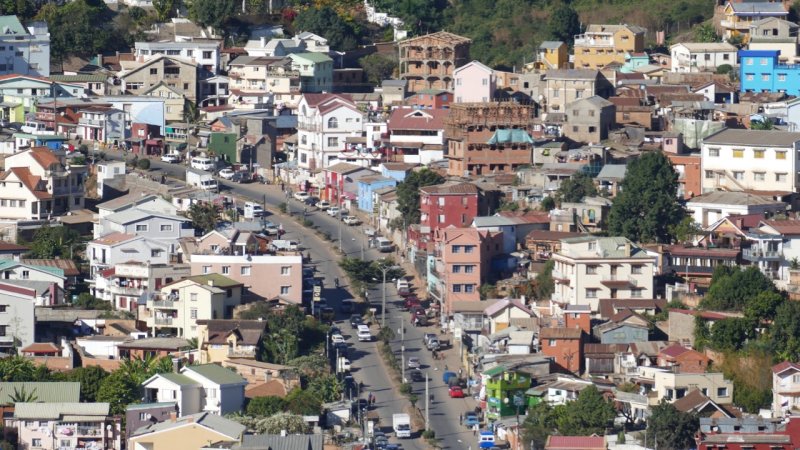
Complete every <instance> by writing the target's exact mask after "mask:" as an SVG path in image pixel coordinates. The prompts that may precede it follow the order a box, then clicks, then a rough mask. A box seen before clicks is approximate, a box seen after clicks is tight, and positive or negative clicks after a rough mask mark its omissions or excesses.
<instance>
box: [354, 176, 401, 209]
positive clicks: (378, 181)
mask: <svg viewBox="0 0 800 450" xmlns="http://www.w3.org/2000/svg"><path fill="white" fill-rule="evenodd" d="M396 185H397V180H395V179H393V178H389V177H384V176H383V175H368V176H366V177H361V178H359V179H358V209H360V210H361V211H366V212H370V213H371V212H373V200H374V197H375V196H374V195H373V193H374V192H375V191H376V190H378V189H381V188H385V187H394V186H396Z"/></svg>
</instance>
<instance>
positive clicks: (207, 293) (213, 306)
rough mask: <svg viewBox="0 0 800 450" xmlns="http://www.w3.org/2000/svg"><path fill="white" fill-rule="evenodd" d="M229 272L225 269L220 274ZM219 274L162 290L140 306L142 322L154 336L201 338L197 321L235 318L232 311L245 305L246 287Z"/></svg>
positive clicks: (180, 282)
mask: <svg viewBox="0 0 800 450" xmlns="http://www.w3.org/2000/svg"><path fill="white" fill-rule="evenodd" d="M225 272H230V268H227V267H222V271H221V272H220V273H222V274H225ZM220 273H210V274H207V275H195V276H191V277H188V278H185V279H183V280H179V281H174V282H172V283H169V284H166V285H164V286H162V287H161V289H160V292H159V293H158V295H154V296H150V297H149V298H148V299H147V303H146V304H142V305H139V315H138V316H139V319H140V320H142V321H146V322H147V327H148V328H150V329H151V330H152V334H153V335H154V336H155V335H158V334H160V333H169V334H170V335H173V336H178V337H182V338H185V339H199V337H200V332H199V331H198V324H197V321H198V320H211V319H232V318H233V309H234V308H235V307H236V306H239V305H241V304H242V297H243V291H244V288H243V286H244V285H243V284H242V283H240V282H238V281H234V280H232V279H230V278H228V277H227V276H225V275H220Z"/></svg>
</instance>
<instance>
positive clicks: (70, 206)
mask: <svg viewBox="0 0 800 450" xmlns="http://www.w3.org/2000/svg"><path fill="white" fill-rule="evenodd" d="M5 168H6V170H8V169H14V168H19V169H22V170H23V171H25V170H27V171H28V172H29V173H30V174H31V175H33V176H34V177H38V178H39V180H38V181H39V183H41V185H42V186H43V187H44V189H45V192H46V194H47V195H44V194H41V193H37V197H39V198H40V200H41V202H42V203H46V201H47V200H50V199H52V200H51V202H52V208H50V211H51V213H52V214H63V213H65V212H67V211H70V210H78V209H83V205H84V196H85V186H84V182H85V180H86V176H87V174H86V166H67V165H65V164H64V161H63V159H62V158H61V157H60V156H56V155H55V154H54V153H53V152H52V151H50V150H47V149H43V148H33V149H29V150H25V151H22V152H19V153H15V154H14V155H11V156H8V157H6V160H5ZM16 175H20V174H19V173H17V174H16ZM34 180H35V179H34V178H32V177H28V183H25V184H26V187H27V188H30V187H31V186H32V184H33V181H34ZM23 181H24V180H23ZM0 192H2V187H1V186H0ZM48 196H49V197H50V198H47V197H48ZM40 206H41V205H40ZM1 207H2V202H0V208H1ZM29 212H30V213H31V214H36V213H37V211H35V210H34V209H33V207H32V206H31V207H30V208H29ZM38 213H39V214H42V210H41V207H40V208H39V209H38Z"/></svg>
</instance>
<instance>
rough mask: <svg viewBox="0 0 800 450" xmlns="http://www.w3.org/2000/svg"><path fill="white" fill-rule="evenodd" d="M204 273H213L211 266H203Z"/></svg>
mask: <svg viewBox="0 0 800 450" xmlns="http://www.w3.org/2000/svg"><path fill="white" fill-rule="evenodd" d="M203 273H204V274H208V273H211V266H203Z"/></svg>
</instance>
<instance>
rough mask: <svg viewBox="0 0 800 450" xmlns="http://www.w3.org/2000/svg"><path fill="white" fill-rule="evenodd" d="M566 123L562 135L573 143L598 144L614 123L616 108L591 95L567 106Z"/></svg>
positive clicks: (604, 100)
mask: <svg viewBox="0 0 800 450" xmlns="http://www.w3.org/2000/svg"><path fill="white" fill-rule="evenodd" d="M564 112H565V113H566V118H567V123H565V124H564V126H563V127H562V133H563V134H564V136H565V137H566V138H567V139H570V140H572V141H575V142H587V143H594V144H596V143H599V142H600V141H603V140H605V139H607V138H608V132H609V130H610V129H611V127H613V126H614V124H615V121H616V107H615V106H614V104H613V103H611V102H610V101H608V100H606V99H604V98H603V97H600V96H598V95H593V96H591V97H588V98H583V99H580V100H575V101H574V102H572V103H569V104H567V106H566V109H565V110H564Z"/></svg>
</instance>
